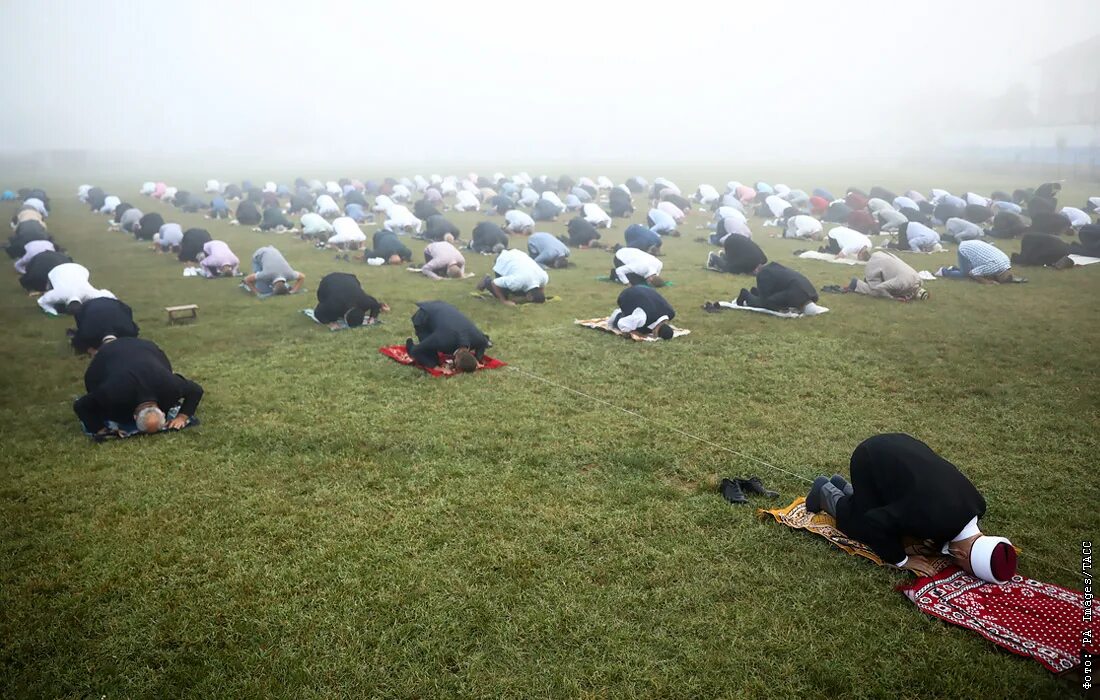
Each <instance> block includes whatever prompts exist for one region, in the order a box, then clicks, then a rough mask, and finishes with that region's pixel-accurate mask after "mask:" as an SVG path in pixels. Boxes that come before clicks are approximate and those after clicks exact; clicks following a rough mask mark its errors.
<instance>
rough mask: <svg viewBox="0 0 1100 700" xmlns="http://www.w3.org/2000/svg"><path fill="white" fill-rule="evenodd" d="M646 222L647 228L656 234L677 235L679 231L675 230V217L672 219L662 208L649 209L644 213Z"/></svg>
mask: <svg viewBox="0 0 1100 700" xmlns="http://www.w3.org/2000/svg"><path fill="white" fill-rule="evenodd" d="M646 224H647V225H648V226H649V230H650V231H653V232H654V233H656V234H660V235H662V236H676V235H679V231H677V230H676V219H673V218H672V216H670V215H669V214H668V212H666V211H664V210H662V209H658V208H653V209H650V210H649V213H648V214H647V215H646Z"/></svg>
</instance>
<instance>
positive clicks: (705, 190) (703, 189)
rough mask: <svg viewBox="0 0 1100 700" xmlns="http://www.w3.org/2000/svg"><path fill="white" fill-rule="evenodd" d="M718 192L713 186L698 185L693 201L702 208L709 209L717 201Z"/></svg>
mask: <svg viewBox="0 0 1100 700" xmlns="http://www.w3.org/2000/svg"><path fill="white" fill-rule="evenodd" d="M719 196H720V195H719V194H718V190H717V189H715V188H714V186H713V185H699V187H698V188H697V189H696V190H695V201H696V202H699V204H702V205H703V206H704V207H709V206H710V205H712V204H714V203H715V202H717V201H718V198H719Z"/></svg>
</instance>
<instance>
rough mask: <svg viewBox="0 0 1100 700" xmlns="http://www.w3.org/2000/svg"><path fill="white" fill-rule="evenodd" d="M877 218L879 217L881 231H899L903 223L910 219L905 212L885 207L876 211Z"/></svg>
mask: <svg viewBox="0 0 1100 700" xmlns="http://www.w3.org/2000/svg"><path fill="white" fill-rule="evenodd" d="M875 218H876V219H878V226H879V230H880V231H897V230H898V229H899V228H901V225H902V224H904V223H905V222H907V221H909V219H908V218H906V216H905V214H902V213H901V212H900V211H897V210H896V209H883V210H881V211H878V212H875Z"/></svg>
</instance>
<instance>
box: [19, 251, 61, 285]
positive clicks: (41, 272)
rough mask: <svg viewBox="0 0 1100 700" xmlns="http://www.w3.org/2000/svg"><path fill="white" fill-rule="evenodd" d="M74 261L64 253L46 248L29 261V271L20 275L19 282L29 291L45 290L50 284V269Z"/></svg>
mask: <svg viewBox="0 0 1100 700" xmlns="http://www.w3.org/2000/svg"><path fill="white" fill-rule="evenodd" d="M72 261H73V259H72V258H70V257H69V256H68V255H65V254H64V253H59V252H57V251H56V250H44V251H42V252H41V253H39V254H38V255H36V256H34V257H33V258H31V261H30V262H29V263H27V271H26V272H24V273H23V274H22V275H21V276H20V277H19V284H21V285H22V286H23V289H25V290H27V291H28V292H40V293H41V292H45V291H46V290H47V289H48V288H49V286H50V270H52V269H54V268H55V267H57V266H58V265H64V264H65V263H71V262H72Z"/></svg>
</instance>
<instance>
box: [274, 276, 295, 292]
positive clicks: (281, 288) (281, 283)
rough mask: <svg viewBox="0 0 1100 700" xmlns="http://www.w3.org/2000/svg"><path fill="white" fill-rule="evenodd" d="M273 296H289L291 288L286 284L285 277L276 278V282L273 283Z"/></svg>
mask: <svg viewBox="0 0 1100 700" xmlns="http://www.w3.org/2000/svg"><path fill="white" fill-rule="evenodd" d="M271 292H272V294H278V295H282V294H289V293H290V287H289V286H288V285H287V283H286V279H285V278H283V277H276V278H275V281H274V282H272V283H271Z"/></svg>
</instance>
